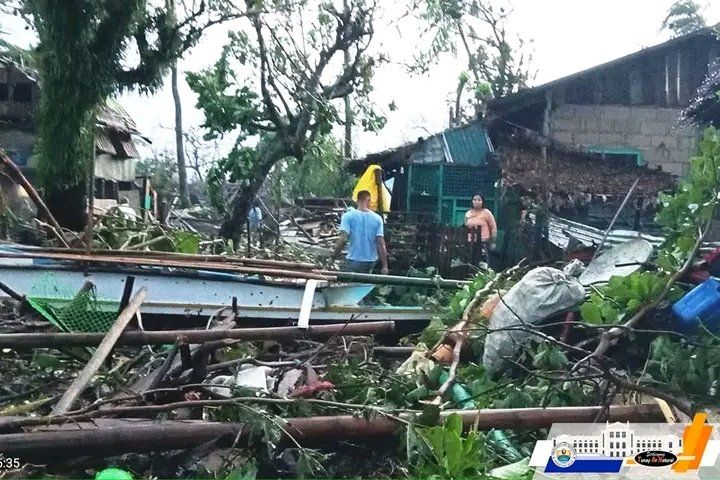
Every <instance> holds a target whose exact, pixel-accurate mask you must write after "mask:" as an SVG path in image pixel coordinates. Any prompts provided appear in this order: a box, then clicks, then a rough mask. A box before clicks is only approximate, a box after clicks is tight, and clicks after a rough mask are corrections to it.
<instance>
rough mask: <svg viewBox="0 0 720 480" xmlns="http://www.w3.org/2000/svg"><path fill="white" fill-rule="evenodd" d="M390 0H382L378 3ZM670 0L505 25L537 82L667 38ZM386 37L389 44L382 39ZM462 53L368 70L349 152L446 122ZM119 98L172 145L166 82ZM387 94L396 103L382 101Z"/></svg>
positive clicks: (719, 14)
mask: <svg viewBox="0 0 720 480" xmlns="http://www.w3.org/2000/svg"><path fill="white" fill-rule="evenodd" d="M389 1H391V0H381V2H380V3H381V4H384V3H385V2H389ZM672 3H673V0H632V1H628V0H602V1H600V0H593V1H589V0H514V1H513V2H512V4H513V6H514V13H513V16H512V20H511V23H510V25H509V27H510V29H511V30H512V31H513V32H516V33H517V34H520V35H522V37H523V39H525V40H526V41H528V40H533V51H534V60H533V66H534V68H535V69H536V70H537V77H536V79H535V81H534V82H533V84H540V83H544V82H547V81H550V80H553V79H555V78H559V77H562V76H565V75H568V74H571V73H574V72H577V71H580V70H583V69H585V68H589V67H592V66H594V65H597V64H600V63H603V62H606V61H609V60H612V59H614V58H617V57H620V56H623V55H626V54H628V53H632V52H634V51H637V50H640V49H641V48H644V47H648V46H651V45H654V44H656V43H660V42H662V41H664V40H666V39H667V38H668V34H667V32H664V33H663V32H660V28H659V27H660V25H661V23H662V20H663V18H664V17H665V14H666V12H667V9H668V7H669V6H670V5H671V4H672ZM699 3H700V4H701V5H704V10H703V13H704V14H705V18H706V19H707V20H708V22H709V23H711V24H712V23H716V22H718V21H720V2H715V4H714V5H713V4H711V3H710V2H709V1H703V0H701V1H700V2H699ZM2 29H4V30H6V31H9V32H11V34H12V37H11V38H10V40H13V41H15V42H17V43H20V44H27V43H29V42H31V41H32V35H31V34H30V33H29V32H27V31H25V30H23V29H22V26H20V25H19V23H17V20H13V19H8V18H7V17H5V18H4V19H3V25H2ZM226 38H227V29H226V28H223V27H218V28H216V29H215V30H212V31H210V32H209V33H208V34H207V35H206V36H205V37H203V40H202V42H201V44H200V45H198V46H197V47H195V48H194V49H193V50H192V51H191V52H190V53H189V55H187V56H186V57H185V58H183V59H182V60H181V61H180V64H179V68H180V70H181V71H196V70H199V69H201V68H204V67H207V66H209V65H211V64H212V63H214V62H215V60H217V58H218V56H219V54H220V50H221V48H222V46H223V45H224V44H225V41H226ZM396 39H397V33H396V32H384V33H383V32H380V33H379V40H380V41H381V42H383V43H384V44H385V45H384V48H386V49H390V47H392V49H391V53H393V52H394V53H396V54H397V57H399V58H403V57H404V58H407V57H408V54H409V53H411V52H413V50H414V48H415V45H416V41H415V40H416V37H415V36H414V34H413V32H412V31H410V32H407V31H404V36H403V38H402V40H401V42H400V44H396V42H397V40H396ZM389 42H392V45H390V44H389ZM463 65H464V62H463V60H462V59H457V60H452V59H447V60H446V61H445V62H444V63H443V64H442V65H440V66H438V67H436V68H434V69H433V70H431V71H430V73H429V74H428V75H427V76H424V77H414V76H411V75H410V74H408V73H407V72H406V71H405V70H404V69H403V68H402V67H400V66H397V65H389V66H386V67H383V68H382V69H379V70H378V71H377V72H376V77H375V82H374V85H375V90H376V92H375V97H374V99H375V101H376V103H377V104H378V105H379V106H380V107H383V108H384V113H385V114H386V115H387V119H388V122H387V125H386V126H385V128H384V130H383V131H381V132H380V133H377V134H375V133H364V132H360V131H358V132H356V133H355V148H354V150H355V155H356V156H357V155H362V154H365V153H369V152H373V151H379V150H383V149H385V148H389V147H393V146H396V145H398V144H401V143H404V142H407V141H410V140H414V139H416V138H417V137H418V136H425V135H427V134H428V133H435V132H437V131H440V130H442V129H443V128H445V126H446V125H447V119H448V103H447V100H448V95H449V93H450V92H451V91H452V90H453V89H454V86H455V84H456V83H455V82H456V79H457V75H458V73H459V72H460V71H461V70H462V69H463ZM180 89H181V95H182V98H183V102H184V103H183V108H184V112H183V113H184V122H185V125H186V126H197V125H200V124H201V123H202V120H203V116H202V112H200V111H198V110H197V109H195V107H194V104H195V98H194V95H193V93H192V92H191V91H190V89H189V87H188V86H187V84H186V83H185V82H181V85H180ZM119 101H120V103H121V104H122V105H123V106H124V107H125V109H126V110H127V111H128V112H129V113H130V115H131V116H132V117H133V118H134V120H135V122H136V123H137V124H138V126H139V128H140V129H141V130H142V131H143V133H144V134H145V135H147V136H149V137H151V138H152V140H153V148H155V149H163V148H168V149H171V150H174V135H173V132H172V126H173V122H174V109H173V108H174V107H173V102H172V95H171V93H170V89H169V88H163V89H162V90H161V91H159V92H158V93H157V94H155V95H152V96H145V95H140V94H135V93H131V94H126V95H123V96H122V97H120V99H119ZM391 101H394V102H395V104H396V105H397V107H398V108H397V110H396V111H394V112H390V111H389V110H388V109H387V108H386V107H387V105H388V104H389V103H390V102H391Z"/></svg>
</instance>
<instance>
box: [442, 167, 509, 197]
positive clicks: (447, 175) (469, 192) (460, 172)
mask: <svg viewBox="0 0 720 480" xmlns="http://www.w3.org/2000/svg"><path fill="white" fill-rule="evenodd" d="M496 179H497V176H496V175H494V174H493V172H492V171H491V170H490V169H488V168H485V167H476V166H469V165H446V166H445V168H444V172H443V181H442V185H443V196H446V197H467V198H472V196H473V195H474V194H475V193H477V192H480V193H482V194H483V195H484V196H487V195H491V194H492V193H493V191H494V189H495V181H496Z"/></svg>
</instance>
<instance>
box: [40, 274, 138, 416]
mask: <svg viewBox="0 0 720 480" xmlns="http://www.w3.org/2000/svg"><path fill="white" fill-rule="evenodd" d="M146 292H147V289H146V288H145V287H142V288H141V289H140V290H139V291H138V293H137V294H136V295H135V297H134V298H133V299H132V301H131V302H130V304H129V305H128V306H127V308H126V309H125V310H123V312H122V313H121V314H120V316H119V317H118V318H117V320H115V323H114V324H113V326H112V328H110V330H109V331H108V333H107V334H106V335H105V337H104V338H103V340H102V342H100V345H99V346H98V348H97V350H95V353H94V354H93V356H92V357H91V358H90V361H89V362H88V363H87V364H86V365H85V368H83V369H82V371H81V372H80V373H79V374H78V376H77V378H75V381H74V382H73V383H72V385H70V388H68V389H67V391H66V392H65V394H64V395H63V396H62V398H60V401H59V402H58V403H57V404H56V405H55V408H53V411H52V413H53V415H63V414H65V413H67V412H68V411H69V410H70V409H71V408H72V406H73V404H74V403H75V402H76V401H77V399H78V397H79V396H80V394H81V393H82V392H83V390H85V387H86V386H87V384H88V383H89V382H90V380H91V379H92V377H93V376H94V375H95V373H97V371H98V370H99V369H100V367H101V366H102V364H103V362H105V359H106V358H107V356H108V355H110V352H111V351H112V349H113V347H114V346H115V343H117V341H118V339H119V338H120V335H122V333H123V331H124V330H125V327H126V326H127V324H128V323H130V320H132V318H133V317H134V316H135V313H136V312H137V311H138V310H139V309H140V305H141V304H142V302H143V300H145V293H146Z"/></svg>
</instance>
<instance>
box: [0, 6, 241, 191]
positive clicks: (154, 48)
mask: <svg viewBox="0 0 720 480" xmlns="http://www.w3.org/2000/svg"><path fill="white" fill-rule="evenodd" d="M5 9H6V10H7V9H13V11H14V12H15V13H16V14H18V15H20V16H22V17H23V18H25V19H26V21H27V22H28V24H29V25H30V26H31V27H32V28H33V29H34V30H35V32H36V33H37V36H38V44H37V48H36V49H35V52H34V58H35V60H36V65H35V66H36V67H37V69H38V71H39V77H40V87H41V99H40V106H39V111H38V112H37V126H38V145H37V147H38V165H37V167H38V176H39V180H40V184H41V186H42V187H44V189H45V191H46V192H47V193H51V194H52V193H54V192H58V191H63V190H65V189H71V188H73V187H75V186H77V185H79V184H81V183H83V180H84V178H85V172H86V170H87V169H86V165H87V162H88V160H89V158H91V156H92V138H93V129H94V125H93V120H92V119H93V118H94V113H95V109H96V108H97V107H98V106H100V105H101V104H102V102H104V101H105V99H106V98H108V97H109V96H111V95H112V94H114V93H116V92H119V91H122V90H126V89H140V90H143V91H153V90H155V89H156V88H158V87H159V86H160V85H161V83H162V79H163V75H164V73H165V71H166V69H167V67H168V66H169V65H170V62H171V61H172V60H173V59H175V58H177V57H178V56H179V55H181V54H182V52H183V51H185V50H186V49H187V48H189V47H190V46H191V45H193V44H194V43H195V42H197V40H198V39H199V38H200V36H201V34H202V32H203V30H204V29H205V28H207V27H208V26H210V25H213V24H215V23H218V22H220V21H223V20H225V19H228V18H231V17H234V16H236V15H238V14H239V12H237V11H236V9H235V8H234V6H233V2H232V1H230V0H201V1H192V2H190V4H188V5H186V4H185V3H183V8H181V10H182V12H183V16H182V18H180V19H179V20H178V21H177V22H171V21H169V16H168V12H167V10H166V9H165V8H163V7H162V6H158V7H155V6H152V5H151V4H150V3H149V2H147V1H145V0H127V1H123V2H116V1H107V0H76V1H72V2H57V1H54V0H17V1H16V2H9V3H6V4H5Z"/></svg>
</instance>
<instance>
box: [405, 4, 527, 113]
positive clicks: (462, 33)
mask: <svg viewBox="0 0 720 480" xmlns="http://www.w3.org/2000/svg"><path fill="white" fill-rule="evenodd" d="M417 12H418V16H419V17H420V19H421V20H423V21H424V22H426V23H427V25H428V28H427V29H426V30H425V31H424V32H423V37H429V38H430V41H429V44H428V45H427V46H424V45H422V44H421V46H420V47H419V48H418V51H419V52H420V53H419V54H418V55H416V58H415V65H414V70H416V71H419V72H422V73H425V72H427V71H428V70H429V69H430V66H431V65H432V64H434V63H436V62H438V60H439V59H440V57H442V56H443V55H445V54H450V55H452V56H453V57H457V56H458V54H459V53H460V52H462V54H463V55H464V57H465V58H466V59H467V70H468V71H469V73H470V74H472V75H470V74H469V73H468V72H465V71H464V72H462V73H461V74H460V75H459V77H458V85H457V98H456V106H457V107H458V109H459V110H461V111H459V112H456V118H455V121H456V123H459V120H461V118H462V117H463V112H462V110H464V108H463V105H460V103H461V102H460V100H461V96H462V93H463V92H465V91H467V92H468V93H469V94H470V97H469V98H468V100H469V104H470V106H472V107H474V110H475V113H478V112H480V111H482V110H483V109H484V106H485V104H486V103H487V102H488V101H489V100H491V99H492V98H499V97H502V96H505V95H509V94H511V93H514V92H516V91H518V89H520V88H523V87H525V86H526V84H527V82H528V80H529V79H530V77H531V73H530V71H529V68H528V64H529V63H530V61H531V55H529V54H528V52H527V51H526V50H527V44H526V43H525V40H524V39H523V38H520V37H518V38H516V39H512V38H510V36H509V34H508V30H509V29H508V21H509V18H510V15H511V10H510V9H509V6H507V5H506V6H499V5H497V2H489V1H487V0H470V1H463V0H425V1H424V2H421V3H420V4H419V7H418V8H417Z"/></svg>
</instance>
